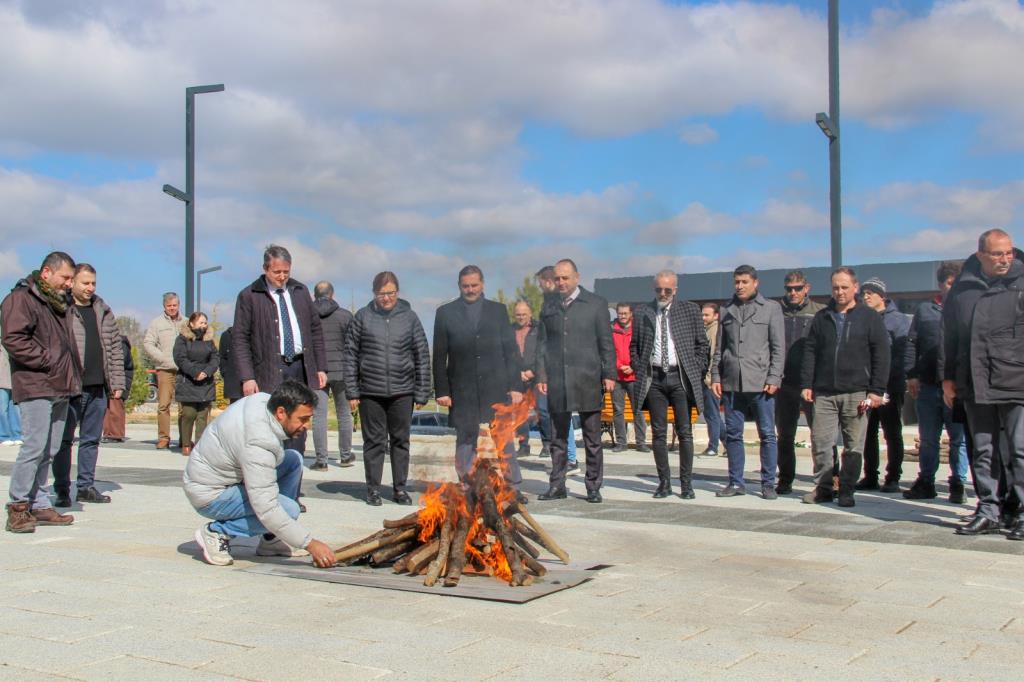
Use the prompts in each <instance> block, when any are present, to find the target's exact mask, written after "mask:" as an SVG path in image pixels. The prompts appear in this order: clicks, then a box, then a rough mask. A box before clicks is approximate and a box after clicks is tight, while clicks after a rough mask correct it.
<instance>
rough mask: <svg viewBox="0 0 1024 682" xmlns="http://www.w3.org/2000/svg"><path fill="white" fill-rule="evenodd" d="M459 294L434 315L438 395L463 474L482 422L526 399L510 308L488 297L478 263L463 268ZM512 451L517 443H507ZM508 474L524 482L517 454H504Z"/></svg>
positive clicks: (467, 469)
mask: <svg viewBox="0 0 1024 682" xmlns="http://www.w3.org/2000/svg"><path fill="white" fill-rule="evenodd" d="M459 293H460V296H459V298H457V299H455V300H454V301H451V302H450V303H445V304H444V305H443V306H441V307H440V308H438V309H437V315H436V316H435V318H434V363H433V364H434V395H436V396H437V404H438V405H440V406H441V407H447V408H448V410H449V413H448V414H449V416H448V423H449V425H451V426H453V427H454V428H455V468H456V470H457V471H458V474H459V478H460V479H464V478H465V477H466V476H468V475H469V473H470V472H471V471H472V469H473V461H474V460H475V459H476V443H477V435H478V434H479V432H480V424H482V423H489V422H490V421H491V420H492V419H493V418H494V408H493V407H492V406H493V405H494V404H496V403H505V402H508V401H509V399H511V401H512V402H513V403H514V404H515V403H519V402H521V401H522V399H523V393H522V390H523V382H522V380H521V379H520V376H519V351H518V349H517V348H516V340H515V336H514V335H513V333H512V324H511V323H510V322H509V320H508V310H507V309H506V308H505V306H503V305H502V304H500V303H496V302H494V301H488V300H487V299H486V298H484V274H483V272H481V270H480V268H478V267H477V266H475V265H467V266H466V267H464V268H462V270H460V271H459ZM506 446H507V447H506V449H505V450H506V453H507V454H511V453H512V452H513V450H512V448H513V443H512V442H509V443H507V444H506ZM505 462H506V463H507V465H508V466H507V469H506V476H507V477H508V480H509V482H510V483H512V484H513V485H518V484H519V483H521V482H522V476H520V473H519V464H518V462H517V461H516V458H515V457H514V456H512V457H506V458H505Z"/></svg>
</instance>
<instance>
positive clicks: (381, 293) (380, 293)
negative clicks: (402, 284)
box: [374, 289, 398, 298]
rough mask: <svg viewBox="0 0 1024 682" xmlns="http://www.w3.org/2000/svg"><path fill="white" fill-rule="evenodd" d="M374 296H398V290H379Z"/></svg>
mask: <svg viewBox="0 0 1024 682" xmlns="http://www.w3.org/2000/svg"><path fill="white" fill-rule="evenodd" d="M374 296H376V297H377V298H395V297H396V296H398V290H397V289H396V290H394V291H378V292H377V293H376V294H374Z"/></svg>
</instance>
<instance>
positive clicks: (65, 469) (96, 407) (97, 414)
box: [53, 386, 107, 494]
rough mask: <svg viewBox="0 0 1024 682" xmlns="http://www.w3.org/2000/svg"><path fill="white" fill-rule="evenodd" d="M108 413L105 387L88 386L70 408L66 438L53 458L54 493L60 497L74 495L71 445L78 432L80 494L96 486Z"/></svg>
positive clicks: (78, 487) (76, 397) (65, 430)
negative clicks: (72, 489)
mask: <svg viewBox="0 0 1024 682" xmlns="http://www.w3.org/2000/svg"><path fill="white" fill-rule="evenodd" d="M106 413H107V391H106V389H105V388H104V387H103V386H85V387H83V388H82V394H81V395H76V396H75V397H74V398H72V399H71V401H70V403H69V405H68V420H67V422H65V424H64V438H63V439H62V440H61V443H60V449H59V450H57V454H56V455H54V457H53V489H54V491H55V492H58V493H65V494H67V493H70V492H71V443H72V441H73V440H74V438H75V429H76V428H77V427H78V425H79V424H81V427H82V428H81V429H79V433H78V480H77V481H76V482H75V487H76V488H77V489H78V490H85V489H86V488H91V487H92V486H93V485H94V484H95V483H96V459H97V458H98V457H99V445H100V436H102V435H103V416H104V415H105V414H106Z"/></svg>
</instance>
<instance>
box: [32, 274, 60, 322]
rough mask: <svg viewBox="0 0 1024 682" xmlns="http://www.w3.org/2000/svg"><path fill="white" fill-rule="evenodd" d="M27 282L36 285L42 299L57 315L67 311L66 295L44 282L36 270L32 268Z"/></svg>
mask: <svg viewBox="0 0 1024 682" xmlns="http://www.w3.org/2000/svg"><path fill="white" fill-rule="evenodd" d="M28 279H29V282H31V283H33V284H35V285H36V288H38V289H39V293H40V294H42V295H43V299H44V300H45V301H46V302H47V303H49V304H50V307H51V308H52V309H53V312H55V313H57V316H58V317H63V316H64V314H65V313H66V312H67V311H68V296H67V293H66V292H65V291H63V290H57V289H54V288H53V287H51V286H50V285H49V284H47V283H46V280H45V279H43V278H42V277H41V276H40V274H39V271H38V270H33V271H32V274H31V275H29V276H28Z"/></svg>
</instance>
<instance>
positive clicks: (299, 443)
mask: <svg viewBox="0 0 1024 682" xmlns="http://www.w3.org/2000/svg"><path fill="white" fill-rule="evenodd" d="M279 357H280V362H281V381H288V380H289V379H291V380H292V381H297V382H299V383H300V384H304V383H306V364H305V361H304V360H303V359H302V356H301V355H300V356H299V357H297V358H295V359H294V360H292V361H291V362H285V359H284V356H279ZM313 388H314V390H316V389H317V388H319V386H316V387H313ZM179 430H180V429H179ZM282 443H283V445H284V449H285V450H295V451H296V452H298V453H299V454H300V455H305V454H306V432H305V431H303V432H302V433H300V434H299V435H298V436H296V437H295V438H286V439H285V440H284V441H283V442H282ZM182 445H184V443H182Z"/></svg>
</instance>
